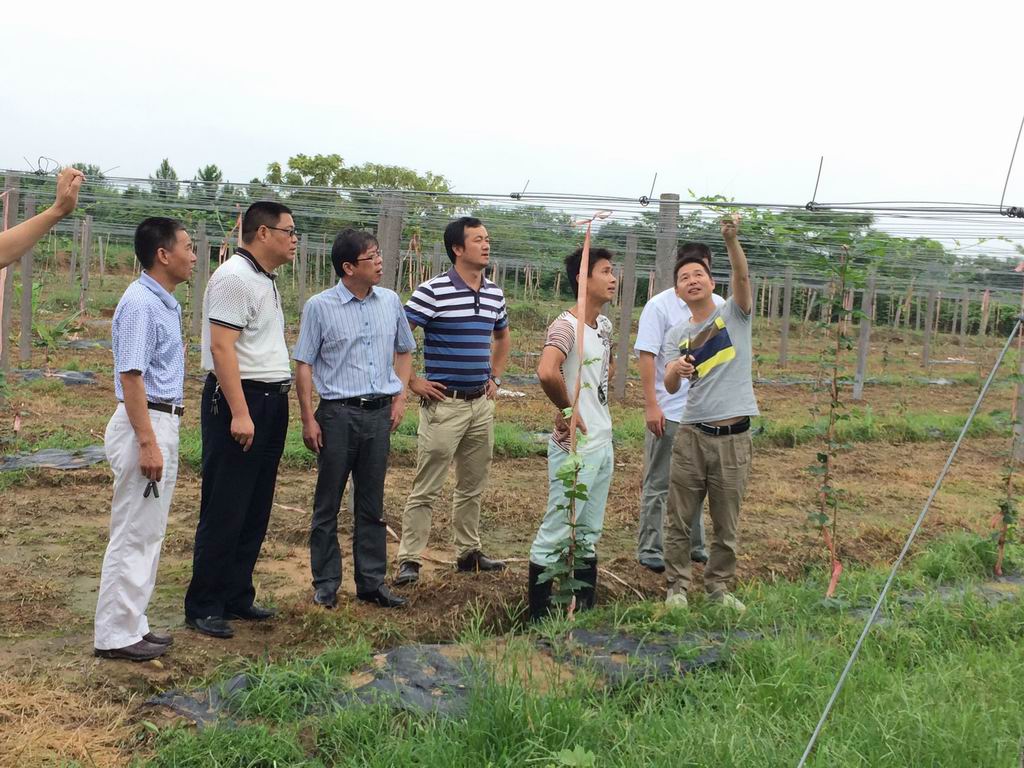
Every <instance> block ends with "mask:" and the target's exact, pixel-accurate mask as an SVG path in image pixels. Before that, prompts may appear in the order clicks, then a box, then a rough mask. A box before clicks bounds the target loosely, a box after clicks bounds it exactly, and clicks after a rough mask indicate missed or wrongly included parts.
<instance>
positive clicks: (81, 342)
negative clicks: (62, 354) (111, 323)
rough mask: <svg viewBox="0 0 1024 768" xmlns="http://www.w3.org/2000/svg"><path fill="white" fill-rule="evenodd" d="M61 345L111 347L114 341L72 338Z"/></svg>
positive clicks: (67, 347)
mask: <svg viewBox="0 0 1024 768" xmlns="http://www.w3.org/2000/svg"><path fill="white" fill-rule="evenodd" d="M61 346H62V347H64V348H65V349H110V348H111V347H112V346H113V342H112V341H111V340H110V339H72V340H71V341H66V342H64V343H63V344H61Z"/></svg>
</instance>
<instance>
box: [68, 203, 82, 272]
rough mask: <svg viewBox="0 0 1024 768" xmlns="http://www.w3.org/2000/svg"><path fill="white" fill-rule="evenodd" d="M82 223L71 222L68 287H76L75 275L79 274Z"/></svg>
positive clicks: (77, 221)
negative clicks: (79, 242) (79, 235)
mask: <svg viewBox="0 0 1024 768" xmlns="http://www.w3.org/2000/svg"><path fill="white" fill-rule="evenodd" d="M80 225H81V222H80V221H79V220H78V219H74V220H73V221H72V222H71V263H70V264H69V265H68V286H69V287H72V288H73V287H74V286H75V275H77V274H78V233H79V229H80Z"/></svg>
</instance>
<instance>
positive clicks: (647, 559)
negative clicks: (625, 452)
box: [633, 243, 725, 573]
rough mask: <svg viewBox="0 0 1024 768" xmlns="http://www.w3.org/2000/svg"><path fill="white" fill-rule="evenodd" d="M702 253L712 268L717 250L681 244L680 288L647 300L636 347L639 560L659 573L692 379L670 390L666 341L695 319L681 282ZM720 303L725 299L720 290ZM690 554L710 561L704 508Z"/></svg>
mask: <svg viewBox="0 0 1024 768" xmlns="http://www.w3.org/2000/svg"><path fill="white" fill-rule="evenodd" d="M691 256H697V257H699V258H701V259H702V260H703V261H704V262H705V263H706V264H707V266H708V269H709V270H710V269H711V250H710V249H709V248H708V247H707V246H706V245H704V244H703V243H683V244H682V245H680V246H679V250H678V253H677V258H676V268H675V270H674V272H673V276H674V280H673V282H674V283H675V285H674V287H672V288H667V289H665V290H664V291H662V292H661V293H659V294H658V295H657V296H655V297H654V298H653V299H651V300H650V301H648V302H647V304H646V305H645V306H644V310H643V312H642V313H641V314H640V326H639V328H638V330H637V335H636V343H635V344H634V345H633V350H634V351H635V352H636V354H637V357H638V358H639V366H640V381H641V383H642V385H643V388H644V415H645V419H646V421H647V435H646V437H645V439H644V479H643V492H642V495H641V497H640V527H639V530H638V532H637V560H639V561H640V564H641V565H643V566H644V567H645V568H649V569H650V570H652V571H654V572H655V573H662V572H664V570H665V559H664V547H663V537H662V529H663V526H664V520H665V507H666V505H667V503H668V480H669V467H670V465H671V463H672V442H673V441H674V440H675V437H676V431H677V430H678V429H679V419H680V418H681V417H682V415H683V408H685V407H686V393H687V389H688V382H683V384H682V386H681V387H680V388H679V391H678V392H676V393H675V394H669V393H668V392H667V391H666V390H665V383H664V379H665V363H666V359H665V356H664V354H663V353H662V345H663V344H664V342H665V336H666V334H667V333H668V331H669V329H670V328H672V327H674V326H676V325H678V324H679V323H682V322H685V321H687V320H689V319H690V310H689V308H688V307H687V306H686V302H684V301H683V299H682V294H681V292H680V291H681V288H680V285H679V282H678V277H679V266H680V262H681V261H682V259H684V258H687V257H691ZM713 298H714V301H715V304H716V305H719V306H720V305H722V304H724V303H725V299H723V298H722V297H721V296H718V295H715V296H714V297H713ZM690 559H691V560H693V561H694V562H698V563H706V562H707V560H708V554H707V550H706V549H705V547H704V517H703V509H702V508H698V510H697V513H696V514H695V515H694V518H693V520H692V521H691V524H690Z"/></svg>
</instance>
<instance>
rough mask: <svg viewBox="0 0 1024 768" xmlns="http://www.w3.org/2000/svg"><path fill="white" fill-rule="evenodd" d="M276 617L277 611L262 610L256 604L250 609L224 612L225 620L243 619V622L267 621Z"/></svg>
mask: <svg viewBox="0 0 1024 768" xmlns="http://www.w3.org/2000/svg"><path fill="white" fill-rule="evenodd" d="M276 615H277V612H276V611H272V610H270V609H269V608H260V607H259V606H258V605H256V604H255V603H253V604H252V605H250V606H249V607H248V608H241V609H239V610H227V611H224V618H225V619H241V620H242V621H266V620H267V619H272V618H274V617H275V616H276Z"/></svg>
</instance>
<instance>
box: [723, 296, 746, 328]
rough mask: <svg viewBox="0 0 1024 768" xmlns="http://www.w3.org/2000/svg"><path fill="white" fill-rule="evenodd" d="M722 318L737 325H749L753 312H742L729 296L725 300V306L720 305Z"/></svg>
mask: <svg viewBox="0 0 1024 768" xmlns="http://www.w3.org/2000/svg"><path fill="white" fill-rule="evenodd" d="M722 317H723V318H725V320H727V321H729V320H731V321H733V322H737V323H749V322H750V320H751V318H752V317H753V311H751V312H749V313H748V312H744V311H743V310H742V309H740V308H739V305H737V304H736V302H735V301H733V300H732V297H731V296H730V297H729V298H728V299H727V300H726V302H725V304H723V305H722Z"/></svg>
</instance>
